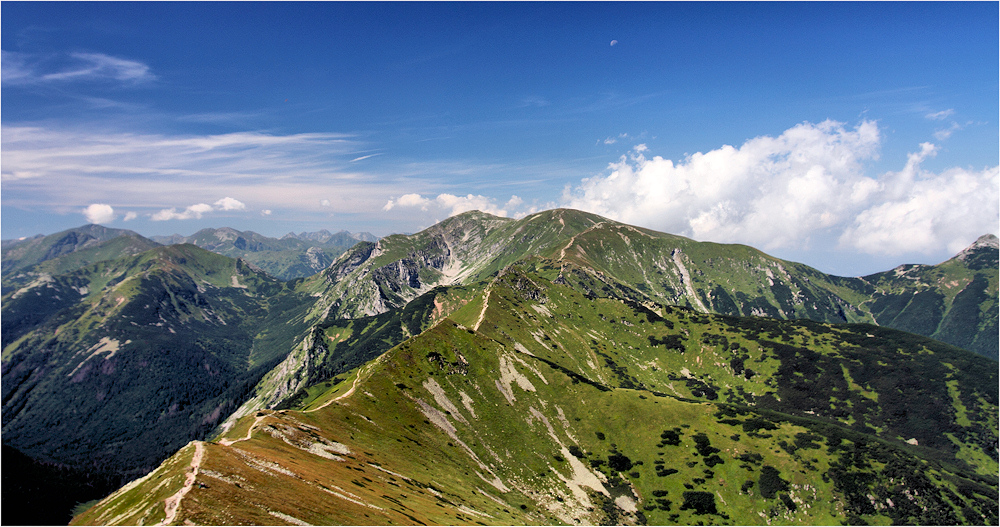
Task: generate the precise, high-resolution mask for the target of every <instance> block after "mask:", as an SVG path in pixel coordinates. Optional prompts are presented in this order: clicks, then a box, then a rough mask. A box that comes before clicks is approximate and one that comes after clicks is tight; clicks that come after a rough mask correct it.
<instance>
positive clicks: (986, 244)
mask: <svg viewBox="0 0 1000 527" xmlns="http://www.w3.org/2000/svg"><path fill="white" fill-rule="evenodd" d="M980 249H993V250H998V249H1000V239H997V237H996V235H994V234H984V235H982V236H980V237H979V238H977V239H976V241H974V242H972V245H970V246H968V247H966V248H965V249H962V252H960V253H958V254H957V255H955V258H956V259H959V260H965V259H966V258H968V257H969V256H970V255H972V254H973V253H975V252H976V251H978V250H980Z"/></svg>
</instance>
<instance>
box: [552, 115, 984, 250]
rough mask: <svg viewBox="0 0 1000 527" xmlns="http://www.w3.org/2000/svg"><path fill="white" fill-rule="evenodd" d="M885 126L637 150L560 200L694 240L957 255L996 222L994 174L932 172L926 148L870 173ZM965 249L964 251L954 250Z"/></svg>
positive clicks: (831, 127)
mask: <svg viewBox="0 0 1000 527" xmlns="http://www.w3.org/2000/svg"><path fill="white" fill-rule="evenodd" d="M880 142H881V134H880V131H879V128H878V125H877V123H875V122H874V121H863V122H861V123H860V124H858V125H857V126H855V127H853V128H848V127H846V126H845V125H844V124H843V123H838V122H834V121H825V122H822V123H818V124H813V123H802V124H799V125H796V126H794V127H792V128H790V129H788V130H786V131H785V132H783V133H782V134H780V135H779V136H777V137H770V136H761V137H756V138H753V139H750V140H748V141H746V142H745V143H743V144H742V145H741V146H739V147H733V146H729V145H725V146H722V147H720V148H717V149H714V150H711V151H708V152H705V153H701V152H699V153H696V154H694V155H691V156H688V157H686V158H684V159H682V160H679V161H676V162H675V161H672V160H669V159H664V158H662V157H659V156H650V155H649V153H648V148H647V147H646V145H639V146H637V147H635V148H634V149H633V151H632V152H631V153H630V154H629V155H628V156H622V157H621V158H620V159H619V160H618V161H617V162H615V163H612V164H610V165H609V167H608V172H607V173H605V174H602V175H598V176H595V177H591V178H587V179H584V180H582V181H581V182H580V183H579V184H578V185H575V186H574V185H569V186H567V187H566V189H565V190H564V192H563V197H562V205H563V206H566V207H573V208H579V209H583V210H588V211H591V212H595V213H597V214H601V215H603V216H607V217H609V218H613V219H616V220H619V221H624V222H628V223H633V224H638V225H644V226H649V227H651V228H654V229H657V230H661V231H665V232H672V233H676V234H681V235H685V236H689V237H692V238H695V239H698V240H709V241H715V242H727V243H745V244H749V245H753V246H755V247H760V248H763V249H768V250H771V249H775V248H794V249H802V248H807V247H809V246H810V244H811V243H813V240H814V239H819V238H822V239H826V240H830V243H833V244H835V243H838V242H839V244H840V246H841V247H850V248H853V249H856V250H860V251H863V252H867V253H871V254H899V253H903V252H924V253H929V252H931V251H935V250H940V249H942V248H943V247H946V246H947V247H948V248H949V250H952V252H955V251H957V250H960V249H961V248H962V247H964V245H965V244H968V243H969V242H970V241H971V240H974V239H976V237H977V236H979V235H981V234H984V233H986V232H995V231H996V230H997V222H998V214H1000V213H998V202H1000V199H998V190H997V189H998V186H1000V185H998V183H1000V182H998V180H997V170H998V169H997V168H996V167H994V168H987V169H985V170H982V171H971V170H964V169H951V170H946V171H944V172H942V173H938V174H935V173H929V172H926V171H923V170H922V169H921V168H920V164H921V162H922V161H923V160H924V159H926V158H927V157H929V156H932V155H934V153H935V152H936V147H935V146H934V145H932V144H930V143H924V144H922V145H920V150H919V151H918V152H915V153H913V154H911V155H910V156H909V159H908V161H907V163H906V166H905V167H904V168H903V169H902V170H900V171H898V172H888V173H885V174H882V175H880V176H878V177H871V176H869V175H867V174H866V173H865V166H866V164H867V163H868V162H870V161H872V160H874V159H876V158H877V157H878V153H879V147H880ZM956 247H957V248H956Z"/></svg>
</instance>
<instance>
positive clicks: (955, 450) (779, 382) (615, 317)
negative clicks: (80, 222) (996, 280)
mask: <svg viewBox="0 0 1000 527" xmlns="http://www.w3.org/2000/svg"><path fill="white" fill-rule="evenodd" d="M604 285H605V282H604V280H603V279H602V278H601V273H600V272H598V271H595V270H593V269H590V268H586V267H578V266H576V265H574V264H572V263H567V262H565V261H556V260H550V259H545V258H529V259H526V260H524V261H522V262H519V263H517V264H515V265H511V266H507V267H505V268H503V269H502V270H501V272H499V273H498V274H497V276H495V277H493V278H492V279H490V280H488V281H486V282H483V283H482V284H481V286H480V287H479V290H478V292H477V293H474V294H468V293H469V291H471V289H466V290H465V291H464V292H456V293H455V294H453V295H449V294H448V291H447V290H436V291H435V292H434V293H433V298H432V300H431V302H429V303H427V302H425V305H434V306H435V309H434V310H431V311H430V312H431V313H433V312H434V311H435V310H437V311H438V312H439V313H444V312H446V311H448V312H449V313H448V314H447V315H445V316H440V317H436V318H435V320H436V322H435V323H431V324H428V325H426V327H423V326H422V328H423V329H422V331H420V332H419V333H417V334H414V335H412V336H409V337H407V338H406V339H405V340H403V341H402V342H401V343H400V344H399V345H397V346H395V347H392V348H391V349H390V350H389V351H388V352H386V353H384V354H382V355H380V356H378V357H377V358H375V359H373V360H371V361H369V362H367V363H365V364H364V365H363V366H361V367H359V368H357V369H354V370H352V371H351V372H349V374H345V373H344V372H341V373H342V374H341V375H338V376H336V377H334V378H331V379H328V380H327V381H326V382H321V383H318V384H316V385H314V386H313V387H312V388H311V389H309V390H307V391H306V394H305V396H303V397H300V398H298V400H297V401H296V403H295V404H294V405H293V406H292V407H291V408H289V409H286V410H279V411H272V410H261V411H257V412H255V413H253V414H250V415H246V416H245V417H243V418H241V419H240V420H238V421H237V422H236V423H235V425H234V426H233V427H232V428H230V429H229V430H228V431H227V432H225V433H224V434H222V435H220V436H218V437H215V438H214V439H213V440H211V441H196V442H192V443H190V444H189V445H188V446H186V447H185V448H183V449H181V450H180V451H179V452H178V453H177V454H175V455H174V456H173V457H171V458H170V459H169V460H167V461H166V462H164V464H162V465H161V466H160V467H159V468H157V469H156V470H155V471H153V472H151V473H150V474H148V475H146V476H145V477H143V478H141V479H139V480H136V481H134V482H133V483H130V484H129V485H127V486H126V487H124V488H122V489H121V490H119V491H118V492H116V493H115V494H113V495H111V496H109V497H107V498H105V499H104V500H102V501H101V502H100V503H98V504H97V505H96V506H94V507H93V508H91V509H90V510H88V511H86V512H85V513H83V514H81V515H80V516H78V517H77V518H76V519H75V520H74V523H76V524H94V523H97V524H137V523H144V524H147V523H155V522H164V523H167V524H181V523H186V522H193V523H196V524H238V523H256V524H261V523H264V524H307V523H308V524H381V525H388V524H406V525H414V524H486V525H489V524H562V523H570V524H575V523H613V524H689V525H690V524H696V523H704V524H718V525H751V524H813V525H829V524H840V523H861V522H867V523H878V524H888V523H917V524H995V523H996V522H997V521H998V519H997V505H998V504H997V490H998V488H997V458H996V445H997V428H998V422H997V390H996V386H997V382H998V381H997V373H996V372H997V368H996V363H995V361H992V360H990V359H986V358H983V357H981V356H979V355H976V354H973V353H970V352H968V351H965V350H961V349H957V348H954V347H951V346H948V345H944V344H941V343H940V342H937V341H933V340H930V339H926V338H922V337H917V336H914V335H911V334H906V333H902V332H898V331H893V330H888V329H883V328H878V327H875V326H871V325H830V324H821V323H814V322H788V321H778V320H773V319H768V318H736V317H729V316H722V315H714V314H706V313H699V312H697V311H696V310H693V309H689V308H681V307H674V306H666V305H662V304H656V303H653V302H650V301H648V299H647V298H645V297H644V295H643V293H642V292H641V291H638V290H633V289H629V288H627V287H624V286H623V287H619V288H610V287H607V288H605V287H604ZM439 297H441V299H439ZM434 299H438V301H437V302H434ZM444 299H452V300H453V301H454V303H453V304H452V305H451V306H450V308H449V306H448V305H447V302H446V301H445V300H444ZM370 325H371V324H370ZM375 325H377V324H375ZM390 325H391V324H390ZM348 329H350V328H345V327H343V326H341V327H337V326H335V325H331V326H329V327H327V328H326V329H325V330H324V332H323V334H322V335H317V336H318V337H323V338H327V339H329V338H331V337H334V336H335V335H341V336H343V334H344V332H346V331H347V330H348Z"/></svg>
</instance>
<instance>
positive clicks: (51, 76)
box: [2, 51, 156, 86]
mask: <svg viewBox="0 0 1000 527" xmlns="http://www.w3.org/2000/svg"><path fill="white" fill-rule="evenodd" d="M2 59H3V62H2V77H3V84H5V85H9V86H16V85H34V84H46V83H66V82H83V81H88V82H93V81H116V82H120V83H127V84H142V83H148V82H152V81H155V80H156V75H154V74H153V72H152V69H151V68H150V67H149V65H147V64H145V63H143V62H140V61H136V60H131V59H125V58H121V57H114V56H111V55H106V54H104V53H81V52H76V53H68V54H36V53H22V52H17V51H3V52H2Z"/></svg>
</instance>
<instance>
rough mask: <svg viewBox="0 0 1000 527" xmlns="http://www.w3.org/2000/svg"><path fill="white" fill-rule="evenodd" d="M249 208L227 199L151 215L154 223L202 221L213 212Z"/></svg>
mask: <svg viewBox="0 0 1000 527" xmlns="http://www.w3.org/2000/svg"><path fill="white" fill-rule="evenodd" d="M246 208H247V206H246V205H245V204H244V203H243V202H242V201H240V200H238V199H234V198H230V197H228V196H227V197H225V198H222V199H220V200H218V201H216V202H215V203H214V204H212V205H209V204H207V203H195V204H194V205H191V206H189V207H187V208H185V209H184V210H181V211H178V210H177V209H176V208H174V207H172V208H169V209H162V210H161V211H159V212H157V213H155V214H152V215H150V219H152V220H153V221H167V220H191V219H195V220H200V219H201V217H202V216H204V215H205V214H208V213H209V212H213V211H231V210H246Z"/></svg>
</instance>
